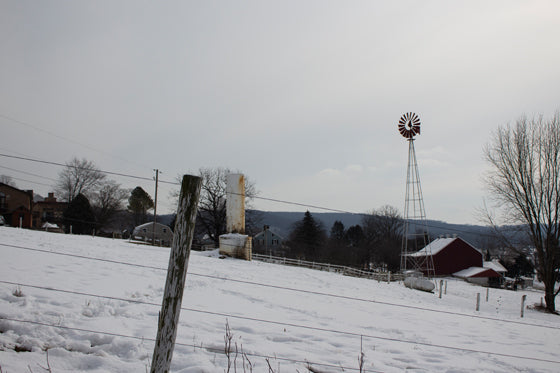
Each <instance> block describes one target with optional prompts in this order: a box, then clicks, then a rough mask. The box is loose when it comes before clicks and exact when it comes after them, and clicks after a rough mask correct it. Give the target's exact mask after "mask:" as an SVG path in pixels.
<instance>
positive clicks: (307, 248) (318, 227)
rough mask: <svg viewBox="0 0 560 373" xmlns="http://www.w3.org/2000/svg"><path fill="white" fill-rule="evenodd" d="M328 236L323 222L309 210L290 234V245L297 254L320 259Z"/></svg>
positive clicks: (310, 258)
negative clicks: (317, 219) (315, 217)
mask: <svg viewBox="0 0 560 373" xmlns="http://www.w3.org/2000/svg"><path fill="white" fill-rule="evenodd" d="M326 237H327V234H326V232H325V229H324V228H323V226H322V224H321V223H320V222H317V221H316V220H315V219H314V218H313V216H312V215H311V213H310V212H309V211H307V212H306V213H305V215H304V217H303V219H302V220H301V221H299V222H297V223H295V225H294V229H293V230H292V233H291V234H290V245H291V247H292V249H293V250H294V251H295V253H296V255H297V256H299V257H304V258H305V259H306V260H319V259H321V257H322V254H323V252H322V249H323V248H324V246H325V243H326Z"/></svg>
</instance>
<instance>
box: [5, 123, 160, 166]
mask: <svg viewBox="0 0 560 373" xmlns="http://www.w3.org/2000/svg"><path fill="white" fill-rule="evenodd" d="M0 117H1V118H4V119H6V120H9V121H11V122H14V123H17V124H21V125H23V126H26V127H29V128H32V129H34V130H36V131H40V132H43V133H45V134H47V135H49V136H52V137H56V138H58V139H61V140H64V141H68V142H71V143H74V144H77V145H80V146H82V147H84V148H87V149H90V150H93V151H95V152H98V153H100V154H104V155H107V156H110V157H112V158H117V159H120V160H121V161H125V162H127V163H131V164H135V165H137V166H140V167H144V168H150V167H148V166H146V165H141V164H138V163H135V162H131V161H130V160H128V159H125V158H123V157H120V156H118V155H114V154H111V153H108V152H105V151H103V150H99V149H96V148H94V147H92V146H90V145H87V144H84V143H81V142H78V141H76V140H73V139H70V138H68V137H64V136H61V135H58V134H56V133H54V132H50V131H47V130H45V129H43V128H40V127H37V126H34V125H32V124H30V123H29V122H24V121H22V120H19V119H15V118H12V117H9V116H7V115H4V114H2V113H0Z"/></svg>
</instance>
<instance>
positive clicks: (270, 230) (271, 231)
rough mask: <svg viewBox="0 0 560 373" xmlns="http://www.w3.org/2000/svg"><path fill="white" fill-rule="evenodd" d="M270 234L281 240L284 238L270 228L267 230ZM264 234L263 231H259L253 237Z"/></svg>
mask: <svg viewBox="0 0 560 373" xmlns="http://www.w3.org/2000/svg"><path fill="white" fill-rule="evenodd" d="M268 231H269V232H270V233H271V235H272V236H276V237H278V238H280V239H281V240H284V238H283V237H282V236H280V235H279V234H278V233H275V232H274V231H273V230H272V229H269V230H268ZM262 235H264V231H260V232H259V233H257V234H255V235H254V236H253V237H254V238H258V237H260V236H262Z"/></svg>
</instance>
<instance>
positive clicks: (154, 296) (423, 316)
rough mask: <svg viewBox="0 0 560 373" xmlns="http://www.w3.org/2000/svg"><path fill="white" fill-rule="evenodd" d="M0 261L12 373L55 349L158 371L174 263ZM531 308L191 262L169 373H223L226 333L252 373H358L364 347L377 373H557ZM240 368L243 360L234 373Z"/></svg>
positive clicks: (24, 251) (62, 363) (19, 256)
mask: <svg viewBox="0 0 560 373" xmlns="http://www.w3.org/2000/svg"><path fill="white" fill-rule="evenodd" d="M61 254H68V255H61ZM0 258H1V260H0V367H1V368H2V372H4V373H5V372H8V373H14V372H24V371H25V372H29V368H31V369H32V370H33V371H34V372H41V371H43V369H42V368H41V367H40V366H43V367H47V359H46V358H47V354H46V352H45V349H48V358H49V360H48V364H49V365H50V367H51V369H52V371H53V372H54V373H61V372H145V371H146V370H147V369H148V367H149V364H150V359H151V356H152V351H153V346H154V338H155V336H156V330H157V316H158V312H159V310H160V304H161V298H162V295H163V287H164V281H165V276H166V272H165V269H166V268H167V262H168V258H169V249H166V248H153V247H148V246H138V245H135V244H132V243H129V242H127V241H122V240H111V239H104V238H99V237H95V238H93V237H88V236H70V235H61V234H54V233H45V232H36V231H28V230H20V229H16V228H7V227H0ZM91 258H97V259H98V260H93V259H91ZM131 264H133V265H131ZM223 278H227V279H223ZM18 284H19V285H18ZM263 285H264V286H263ZM33 286H34V287H33ZM18 291H21V293H22V294H18ZM477 293H481V308H480V311H478V312H477V311H475V303H476V294H477ZM14 294H16V295H14ZM524 294H525V295H527V304H533V303H538V302H540V300H541V297H542V296H543V294H542V292H537V291H533V290H527V291H517V292H512V291H505V290H496V289H490V294H489V300H488V302H486V300H485V297H486V289H485V288H481V287H477V286H474V285H470V284H466V283H464V282H461V281H457V280H452V279H448V285H447V294H446V295H444V296H443V298H442V299H439V298H438V295H437V294H430V293H424V292H420V291H416V290H411V289H408V288H405V287H404V286H403V285H402V284H399V283H391V284H387V283H378V282H375V281H372V280H363V279H357V278H351V277H345V276H342V275H339V274H334V273H327V272H320V271H314V270H310V269H303V268H294V267H286V266H280V265H274V264H266V263H261V262H256V261H253V262H246V261H241V260H234V259H219V258H217V257H216V255H215V253H210V254H209V253H199V252H192V255H191V258H190V262H189V269H188V275H187V287H186V289H185V294H184V299H183V308H184V309H183V311H182V313H181V320H180V329H179V332H178V337H177V343H178V344H177V346H176V348H175V352H174V355H173V363H172V370H173V371H174V372H182V373H186V372H224V371H226V370H227V358H226V355H225V354H224V353H223V350H224V335H225V330H226V322H227V323H228V324H229V326H230V328H231V331H232V333H233V339H232V344H233V345H234V346H235V344H237V347H238V351H240V350H241V348H242V349H243V351H244V352H245V353H246V354H247V357H248V359H249V360H250V362H251V363H252V364H253V372H268V369H269V368H268V363H267V361H266V359H267V357H268V362H269V363H270V365H271V367H272V368H273V369H274V371H275V372H296V371H299V372H305V371H307V369H306V364H305V363H304V362H306V361H307V362H310V363H311V365H312V366H314V367H315V368H316V369H320V371H325V372H342V371H345V372H351V371H358V370H359V363H358V356H359V354H360V346H362V350H363V352H364V354H365V364H364V367H365V371H368V372H403V371H407V372H435V371H438V372H441V371H447V372H472V371H490V372H512V371H513V372H516V371H520V372H558V371H560V358H559V357H558V355H557V351H558V350H559V347H560V318H559V317H558V316H554V315H548V314H543V313H540V312H537V311H534V310H530V309H528V310H525V317H524V318H520V314H519V313H520V304H521V296H522V295H524ZM17 295H21V296H17ZM99 296H102V297H99ZM436 311H439V312H436ZM15 320H19V321H15ZM22 321H25V322H22ZM16 349H17V350H23V351H22V352H16V351H15V350H16ZM234 355H235V353H233V354H232V355H231V358H232V359H233V358H234ZM242 364H243V359H242V357H241V354H238V357H237V360H236V368H237V371H239V372H243V371H244V370H243V366H242ZM231 371H232V372H233V371H234V367H233V366H232V367H231ZM246 371H249V368H248V366H246Z"/></svg>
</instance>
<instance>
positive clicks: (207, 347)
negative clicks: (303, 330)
mask: <svg viewBox="0 0 560 373" xmlns="http://www.w3.org/2000/svg"><path fill="white" fill-rule="evenodd" d="M0 320H7V321H12V322H19V323H27V324H32V325H40V326H46V327H51V328H56V329H63V330H72V331H77V332H85V333H93V334H101V335H107V336H112V337H119V338H128V339H136V340H140V341H149V342H156V340H155V339H154V338H147V337H137V336H133V335H127V334H121V333H113V332H106V331H99V330H92V329H84V328H76V327H70V326H63V325H54V324H49V323H45V322H40V321H32V320H24V319H15V318H12V317H2V318H1V319H0ZM175 345H176V346H181V347H190V348H198V349H203V350H206V351H209V352H214V353H224V349H223V348H216V347H210V346H201V345H194V344H190V343H183V342H175ZM243 354H244V355H247V356H251V357H257V358H264V359H274V360H280V361H284V362H290V363H298V364H305V365H309V364H311V365H317V366H322V367H328V368H338V369H340V368H342V369H344V370H351V371H358V370H359V369H357V368H352V367H344V366H340V365H333V364H325V363H318V362H311V361H309V360H297V359H290V358H284V357H279V356H277V355H274V356H270V355H264V354H257V353H249V352H244V353H243ZM368 371H371V372H375V373H380V372H379V371H375V370H370V369H368Z"/></svg>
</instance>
